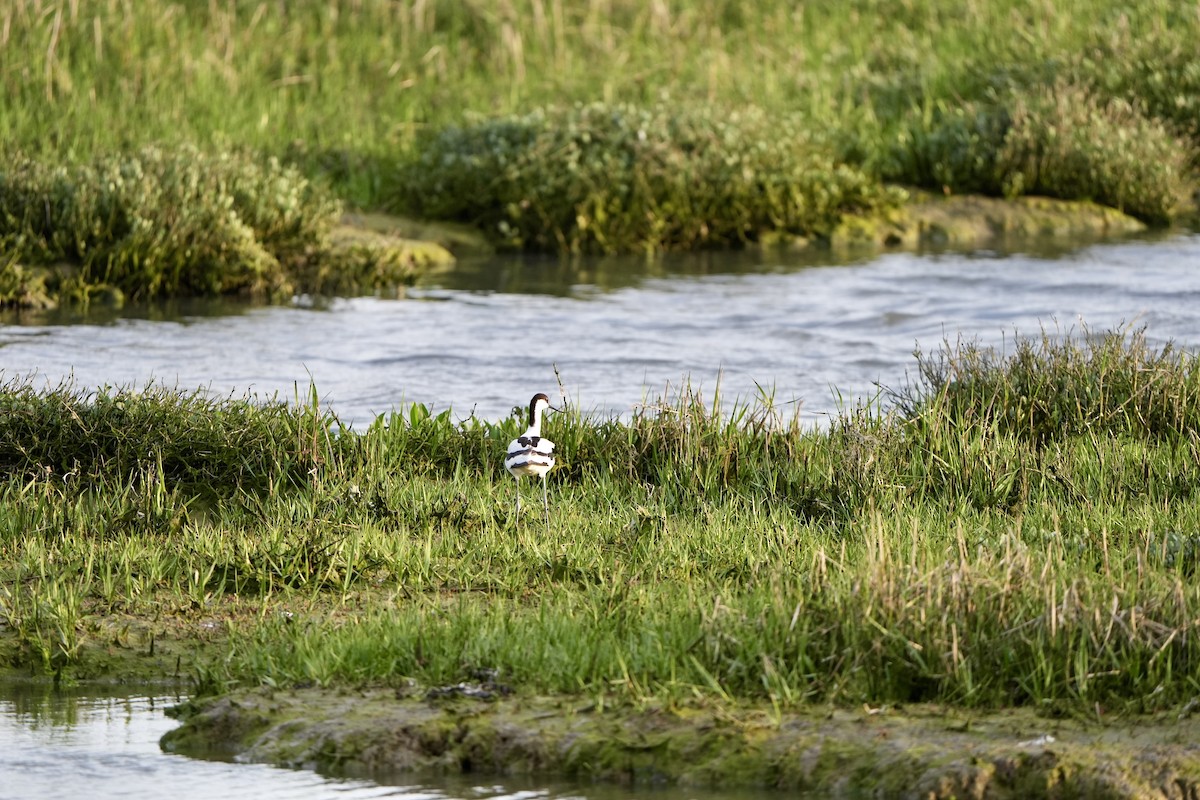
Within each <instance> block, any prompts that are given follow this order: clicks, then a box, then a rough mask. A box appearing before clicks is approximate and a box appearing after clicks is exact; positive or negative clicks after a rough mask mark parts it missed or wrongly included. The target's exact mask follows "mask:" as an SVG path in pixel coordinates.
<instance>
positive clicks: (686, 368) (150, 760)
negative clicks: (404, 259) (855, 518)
mask: <svg viewBox="0 0 1200 800" xmlns="http://www.w3.org/2000/svg"><path fill="white" fill-rule="evenodd" d="M1198 264H1200V236H1195V235H1184V236H1172V237H1167V238H1159V239H1156V240H1145V239H1143V240H1127V241H1121V242H1109V243H1096V244H1089V245H1080V246H1076V247H1072V248H1066V249H1059V250H1057V251H1044V250H1042V251H1038V250H1027V251H1022V252H1007V253H998V252H974V253H922V254H914V253H891V254H885V255H880V256H874V257H870V258H863V259H860V260H849V261H847V260H844V259H843V260H841V261H839V260H836V259H833V258H831V257H829V256H824V255H817V256H800V255H790V256H789V255H780V254H764V253H741V254H708V255H699V256H687V257H678V258H670V259H665V260H661V261H655V262H646V261H643V260H639V259H626V260H596V261H585V262H579V263H574V264H563V263H562V262H560V261H558V260H556V259H529V258H524V259H508V260H480V261H472V262H467V263H464V264H462V265H461V266H460V267H459V268H458V269H456V270H454V271H452V272H447V273H442V274H439V275H434V276H430V277H429V278H428V279H426V280H425V281H423V282H422V283H421V285H419V286H417V287H415V288H414V289H412V290H411V291H409V292H408V293H407V296H406V297H405V298H403V299H382V298H351V299H338V300H333V301H322V302H314V301H309V300H304V301H301V302H298V303H296V304H295V305H294V306H290V307H270V308H264V307H251V306H246V305H239V304H231V303H201V304H177V305H173V306H167V307H163V306H159V307H155V308H140V309H139V308H133V309H124V310H122V311H121V312H120V313H116V312H105V311H104V310H97V309H93V310H92V312H91V313H89V314H88V315H87V316H82V317H81V316H77V315H76V316H71V315H68V314H62V313H59V314H39V315H28V314H26V315H23V316H14V315H11V314H10V315H9V316H8V317H6V318H4V319H3V320H2V321H0V379H3V380H13V379H30V380H34V381H35V382H48V383H51V384H56V383H59V382H61V381H63V380H68V379H70V380H73V381H74V383H75V385H76V386H77V387H79V388H81V389H83V388H88V387H95V386H98V385H127V386H133V387H138V386H144V385H146V384H147V383H155V382H158V383H164V384H166V385H168V386H178V387H180V388H184V389H189V390H190V389H195V388H197V387H203V388H205V389H206V390H208V391H210V392H213V393H214V394H222V395H224V394H232V395H235V396H241V395H243V394H246V393H251V394H255V395H257V396H259V397H270V396H274V395H278V396H280V397H283V398H292V397H295V396H297V395H299V396H301V397H305V396H306V395H307V392H308V386H309V383H310V381H311V382H313V383H314V384H315V386H316V388H317V391H318V393H319V395H320V396H321V398H322V402H323V403H324V404H325V405H326V407H328V408H331V409H333V410H334V411H335V412H336V413H337V414H338V415H339V416H340V417H341V418H342V420H343V421H345V422H349V423H351V424H353V425H354V426H360V425H365V424H366V423H368V422H369V421H370V420H371V419H373V417H374V416H375V415H376V414H379V413H385V412H388V411H391V410H394V409H402V408H403V407H404V405H405V403H411V402H422V403H428V404H430V405H432V406H434V407H435V408H439V409H440V408H446V407H451V408H453V409H454V411H455V412H456V413H457V414H459V415H461V416H466V415H468V414H470V413H475V414H477V415H479V416H483V417H487V418H492V419H495V418H499V417H503V416H504V415H506V414H508V413H510V411H511V410H512V408H513V407H514V406H519V405H522V404H523V403H524V402H526V400H527V398H528V397H529V396H530V394H531V393H532V392H535V391H548V392H552V393H553V392H556V391H557V390H556V388H555V387H556V380H557V377H561V381H562V385H563V387H564V388H565V390H566V391H567V393H568V395H569V397H570V398H571V399H572V401H573V402H577V403H579V404H580V405H581V406H582V407H583V408H584V409H585V410H590V411H593V412H594V413H597V414H602V415H608V414H624V413H628V411H629V410H630V409H632V408H633V407H635V406H636V405H637V404H638V403H641V402H643V401H645V400H646V399H647V398H649V399H654V398H657V397H658V396H659V395H661V394H662V392H663V390H664V389H665V388H666V387H668V386H670V387H678V386H679V385H680V384H681V382H683V381H687V380H690V381H691V382H692V384H693V385H694V386H699V387H701V388H702V389H703V390H704V391H705V392H706V393H708V394H711V392H712V390H713V389H715V387H716V385H717V383H718V381H719V382H720V386H721V390H722V394H723V395H724V396H725V397H726V398H733V397H740V398H742V399H753V398H754V397H755V396H756V395H757V394H758V393H760V392H763V391H765V392H768V393H772V394H773V396H774V398H775V401H776V402H777V403H791V402H796V403H799V404H800V407H801V409H802V416H803V418H804V419H806V420H809V421H811V422H813V423H814V424H820V423H821V421H822V420H824V419H827V418H828V415H830V414H833V413H836V412H837V410H838V408H839V406H840V405H845V404H850V403H853V402H855V401H857V400H860V399H864V398H869V397H872V396H873V395H875V394H876V392H877V387H878V386H879V385H882V386H886V387H900V386H902V385H903V384H904V382H905V381H906V375H907V374H909V373H911V372H912V371H913V370H914V367H915V365H916V362H915V359H914V358H913V355H912V353H913V350H914V348H915V347H920V348H922V349H923V350H925V351H929V350H933V349H936V348H937V347H938V346H939V345H940V344H941V343H942V342H943V341H944V340H948V341H951V342H953V341H956V340H958V339H959V338H962V339H964V340H975V341H979V342H981V343H985V344H993V345H997V346H1005V344H1006V343H1008V344H1011V341H1012V337H1013V336H1014V334H1021V335H1037V334H1039V333H1040V332H1041V331H1042V330H1043V329H1045V330H1048V331H1050V332H1052V333H1057V334H1065V333H1068V332H1074V333H1081V332H1083V331H1084V330H1091V331H1103V330H1107V329H1110V328H1121V327H1128V326H1132V327H1138V328H1140V327H1144V328H1145V329H1146V334H1147V337H1148V339H1150V341H1151V342H1153V343H1162V342H1165V341H1168V340H1171V341H1174V342H1175V343H1176V344H1178V345H1180V346H1182V347H1185V348H1188V349H1191V350H1195V349H1197V348H1198V347H1200V271H1198V270H1197V269H1196V267H1197V265H1198ZM556 376H557V377H556ZM178 699H179V698H175V697H163V696H147V695H146V694H145V691H144V690H142V691H141V692H140V693H135V694H132V695H121V694H111V693H103V692H95V691H94V690H93V691H91V692H85V693H83V694H75V693H70V692H66V693H64V692H56V691H54V690H51V689H49V688H47V687H39V686H28V685H23V686H15V687H14V686H4V685H0V800H10V798H11V799H13V800H15V799H16V798H21V799H22V800H25V799H26V798H51V797H69V796H81V797H83V796H86V797H93V798H106V797H114V798H115V797H138V796H145V797H159V796H161V795H162V794H163V792H164V791H169V792H174V793H176V794H178V795H179V796H180V797H187V798H192V797H197V798H201V797H214V798H216V797H221V798H226V797H242V796H251V795H253V796H256V797H259V798H261V800H274V799H275V798H318V797H338V798H359V797H401V798H459V799H461V800H468V798H499V797H510V798H563V797H580V798H588V799H589V800H600V799H601V798H606V797H628V796H630V794H629V793H628V792H625V791H618V790H615V789H606V788H604V787H553V786H546V785H545V784H537V785H529V786H523V785H515V784H495V783H492V782H487V781H485V782H482V783H479V782H471V781H466V782H453V783H451V782H439V783H438V784H437V785H434V786H425V785H412V784H411V783H405V778H404V776H393V777H392V778H390V779H389V778H388V776H374V777H376V778H378V779H379V781H378V782H375V781H369V780H361V779H347V778H341V777H326V776H320V775H314V774H312V773H307V772H293V771H285V770H277V769H272V768H268V767H264V766H260V765H245V764H222V763H215V762H201V761H194V760H190V759H185V758H182V757H179V756H173V755H167V754H164V753H162V752H161V751H160V750H159V748H158V744H157V742H158V738H159V737H160V736H161V735H162V733H163V732H165V731H166V730H168V729H169V728H170V727H172V726H173V725H174V723H173V722H172V721H171V720H170V719H169V718H167V717H166V716H164V714H163V709H164V708H165V707H166V706H168V705H171V704H173V703H174V702H176V701H177V700H178ZM179 787H184V789H179ZM639 796H647V797H656V798H661V799H662V800H682V798H684V797H695V798H703V797H705V795H703V794H700V793H695V792H674V793H657V792H650V793H648V794H647V793H644V792H643V793H641V794H639ZM734 796H735V795H730V794H722V795H721V797H723V798H730V797H734ZM752 796H753V795H748V794H740V795H736V797H747V798H748V797H752Z"/></svg>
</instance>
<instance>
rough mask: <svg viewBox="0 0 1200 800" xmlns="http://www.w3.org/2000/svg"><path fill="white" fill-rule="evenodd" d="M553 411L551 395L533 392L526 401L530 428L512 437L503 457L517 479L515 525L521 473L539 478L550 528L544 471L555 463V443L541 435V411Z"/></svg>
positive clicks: (519, 514) (518, 505)
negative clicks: (531, 396)
mask: <svg viewBox="0 0 1200 800" xmlns="http://www.w3.org/2000/svg"><path fill="white" fill-rule="evenodd" d="M548 408H549V409H551V410H553V407H552V406H551V405H550V398H549V397H547V396H546V395H544V394H541V393H539V394H535V395H534V396H533V399H532V400H530V401H529V427H528V428H526V429H525V432H524V433H523V434H521V435H520V436H518V437H517V438H515V439H513V440H512V442H510V443H509V445H508V452H507V453H506V454H505V456H504V468H505V469H507V470H508V471H509V473H510V474H511V475H512V476H513V477H514V478H516V479H517V525H520V524H521V476H522V475H533V476H535V477H538V478H541V479H542V504H543V505H544V506H545V509H546V527H547V528H549V527H550V498H549V497H548V495H547V491H546V473H547V472H549V471H550V469H551V468H552V467H553V466H554V456H553V455H551V453H553V452H554V442H552V441H550V440H549V439H547V438H546V437H544V436H542V412H544V411H545V410H546V409H548Z"/></svg>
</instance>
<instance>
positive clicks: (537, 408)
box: [529, 392, 558, 425]
mask: <svg viewBox="0 0 1200 800" xmlns="http://www.w3.org/2000/svg"><path fill="white" fill-rule="evenodd" d="M546 410H550V411H557V410H558V409H556V408H555V407H554V406H552V405H550V398H549V397H548V396H546V395H545V394H543V393H541V392H538V393H537V394H535V395H534V396H533V399H532V400H530V401H529V424H530V425H532V424H533V423H534V420H536V419H537V415H538V414H539V413H541V412H542V411H546Z"/></svg>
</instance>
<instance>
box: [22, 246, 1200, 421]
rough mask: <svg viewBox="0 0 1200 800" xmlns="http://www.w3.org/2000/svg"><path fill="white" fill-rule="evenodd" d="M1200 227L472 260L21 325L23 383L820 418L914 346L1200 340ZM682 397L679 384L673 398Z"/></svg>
mask: <svg viewBox="0 0 1200 800" xmlns="http://www.w3.org/2000/svg"><path fill="white" fill-rule="evenodd" d="M1198 264H1200V237H1198V236H1177V237H1173V238H1168V239H1165V240H1158V241H1127V242H1122V243H1110V244H1096V245H1091V246H1084V247H1080V248H1077V249H1073V250H1068V251H1065V252H1053V253H1036V252H1034V253H1030V252H1024V253H1021V252H1018V253H995V252H977V253H968V254H964V253H942V254H914V253H892V254H886V255H882V256H879V257H873V258H865V259H863V260H861V261H857V262H850V263H845V262H841V263H838V262H836V261H835V260H833V259H832V258H831V257H829V256H823V255H820V254H818V255H815V256H799V255H797V256H790V257H789V256H780V255H778V254H763V253H741V254H705V255H699V256H688V257H677V258H672V259H668V260H666V261H661V262H653V263H649V264H648V263H647V262H645V261H643V260H640V259H610V260H596V261H590V262H586V261H585V262H581V263H578V264H568V265H564V264H562V263H561V262H559V261H558V260H557V259H528V258H527V259H508V260H482V261H475V262H469V263H466V264H464V265H462V267H461V268H460V269H458V270H456V271H454V272H451V273H446V274H443V275H440V276H433V277H431V278H430V279H428V280H427V281H426V282H425V283H423V284H422V285H420V286H418V287H417V288H414V289H412V290H410V291H409V292H408V293H407V294H408V296H407V299H404V300H393V299H379V298H353V299H339V300H334V301H332V302H323V303H299V304H297V305H296V306H293V307H271V308H262V307H250V306H244V305H236V304H230V303H227V302H225V303H203V304H191V305H184V304H180V305H176V306H172V307H167V308H163V307H156V308H154V309H127V310H125V311H123V312H122V313H121V314H120V315H116V314H105V313H104V312H103V311H94V312H93V313H92V314H91V316H89V317H87V318H83V319H70V318H67V317H64V316H61V315H59V316H56V315H40V316H37V317H30V316H29V315H26V316H25V318H24V319H20V320H17V319H15V318H12V317H10V318H9V319H8V320H7V321H8V323H9V324H3V325H0V370H3V377H11V376H13V375H31V374H36V375H37V376H38V378H37V380H40V381H47V382H50V383H57V382H59V381H61V380H63V379H64V378H65V377H69V376H73V378H74V381H75V383H76V385H77V386H80V387H94V386H97V385H103V384H107V385H130V386H135V387H140V386H144V385H145V384H147V383H149V382H158V383H163V384H166V385H168V386H177V387H180V388H183V389H187V390H191V389H196V388H198V387H204V388H205V389H207V390H209V391H211V392H213V393H216V394H222V395H224V394H233V395H235V396H242V395H243V394H246V393H251V394H255V395H257V396H259V397H271V396H280V397H283V398H285V399H289V400H290V399H293V398H295V397H297V396H299V397H301V398H307V397H308V395H309V385H310V382H311V383H312V384H313V385H315V387H316V390H317V392H318V394H319V396H320V397H321V399H322V402H323V403H324V405H325V406H326V407H327V408H331V409H333V410H334V411H335V412H336V413H337V414H338V415H339V417H340V418H341V419H342V420H343V421H344V422H348V423H352V424H353V425H354V426H356V427H359V426H362V425H364V424H365V423H367V422H369V421H370V420H371V419H373V418H374V417H375V415H377V414H379V413H385V412H389V411H391V410H393V409H398V408H404V407H405V406H406V405H407V404H408V403H413V402H419V403H425V404H429V405H431V406H433V407H434V408H435V409H444V408H446V407H452V408H453V410H454V412H455V413H456V415H459V416H462V417H465V416H467V415H469V414H471V413H475V414H476V415H478V416H481V417H486V418H489V419H496V418H501V417H504V416H505V415H507V414H509V413H510V412H511V411H512V409H513V408H514V407H517V406H524V405H525V404H527V403H528V400H529V397H530V396H531V395H532V394H534V393H535V392H538V391H545V392H547V393H549V394H550V395H551V396H552V397H554V396H556V395H557V393H558V392H559V391H560V390H559V388H558V379H560V378H561V383H562V387H563V389H564V390H565V391H566V392H567V394H568V396H569V398H570V399H571V401H572V402H575V403H577V404H579V405H580V406H581V407H582V408H583V409H584V410H585V411H591V412H595V413H598V414H600V415H604V416H607V415H611V414H624V413H628V412H629V411H630V410H631V409H632V408H633V407H634V406H636V405H637V404H638V403H640V402H643V401H644V400H646V399H650V400H654V399H657V398H659V397H661V396H663V394H664V392H667V389H668V387H671V388H672V389H677V388H678V387H679V386H680V384H681V383H682V382H685V381H689V380H690V382H691V384H692V385H693V387H699V388H700V390H701V391H702V392H703V393H704V394H705V395H706V396H709V397H711V395H712V392H713V391H714V390H715V389H716V388H717V386H718V382H719V384H720V388H721V392H722V395H723V397H725V398H727V399H732V398H741V399H743V400H750V399H753V398H754V397H755V396H756V395H757V394H758V393H759V392H760V391H766V392H768V393H771V394H773V396H774V398H775V401H776V402H777V403H793V402H794V403H798V404H799V405H800V409H801V413H802V417H803V418H804V419H806V420H810V421H813V422H816V423H819V422H820V421H821V420H822V419H825V418H826V417H827V415H829V414H831V413H835V412H836V411H837V409H838V408H839V405H845V404H847V403H851V402H854V401H856V400H859V399H864V398H869V397H871V396H873V395H874V394H875V393H876V391H877V389H876V386H877V384H882V385H883V386H886V387H891V388H898V387H900V386H902V385H903V384H904V383H905V381H906V380H907V378H906V376H907V374H908V373H911V372H913V371H914V367H915V365H916V360H915V359H914V357H913V355H912V353H913V350H914V347H917V346H920V347H921V348H923V349H924V350H926V351H929V350H931V349H936V348H937V347H938V346H939V345H940V344H941V342H942V341H943V339H949V340H951V341H953V340H955V339H957V338H958V337H960V336H962V337H964V338H967V339H975V340H978V341H980V342H983V343H987V344H995V345H1002V344H1003V342H1004V341H1005V340H1006V339H1007V340H1009V341H1011V338H1012V336H1013V335H1014V333H1017V334H1022V335H1036V334H1038V333H1039V332H1040V331H1041V330H1042V329H1043V328H1046V329H1049V330H1051V331H1056V332H1059V333H1066V332H1068V331H1074V332H1077V333H1078V332H1080V331H1081V330H1082V329H1083V327H1084V326H1087V327H1088V328H1090V329H1091V330H1093V331H1100V330H1104V329H1107V328H1112V327H1121V326H1127V325H1133V326H1138V327H1140V326H1146V328H1147V333H1148V336H1149V337H1150V338H1151V340H1152V341H1163V340H1166V339H1173V340H1175V341H1177V342H1178V343H1180V344H1184V345H1195V344H1200V324H1198V323H1200V271H1197V269H1196V267H1197V265H1198ZM667 393H668V394H669V392H667Z"/></svg>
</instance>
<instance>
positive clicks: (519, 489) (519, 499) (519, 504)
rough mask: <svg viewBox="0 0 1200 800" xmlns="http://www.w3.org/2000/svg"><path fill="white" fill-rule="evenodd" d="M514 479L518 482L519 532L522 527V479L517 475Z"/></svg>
mask: <svg viewBox="0 0 1200 800" xmlns="http://www.w3.org/2000/svg"><path fill="white" fill-rule="evenodd" d="M513 478H514V479H515V480H516V482H517V528H518V530H519V529H520V527H521V479H520V478H518V477H517V476H516V475H514V476H513Z"/></svg>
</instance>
